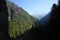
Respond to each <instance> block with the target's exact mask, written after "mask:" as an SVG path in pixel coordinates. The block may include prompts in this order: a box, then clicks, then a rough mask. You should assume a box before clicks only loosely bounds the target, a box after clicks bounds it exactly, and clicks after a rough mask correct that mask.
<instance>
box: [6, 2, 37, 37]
mask: <svg viewBox="0 0 60 40" xmlns="http://www.w3.org/2000/svg"><path fill="white" fill-rule="evenodd" d="M7 6H8V13H9V17H8V19H9V35H10V37H12V38H13V37H14V38H15V37H16V36H18V35H20V34H22V33H24V31H26V30H28V29H30V28H32V25H34V22H35V21H36V18H34V17H33V16H31V15H29V14H28V13H27V12H26V11H25V10H24V9H23V8H21V7H18V6H17V5H16V4H14V3H12V2H9V1H8V2H7Z"/></svg>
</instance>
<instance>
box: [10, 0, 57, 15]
mask: <svg viewBox="0 0 60 40" xmlns="http://www.w3.org/2000/svg"><path fill="white" fill-rule="evenodd" d="M10 1H11V2H14V3H15V4H17V5H18V6H19V7H22V8H23V9H24V10H26V11H27V12H28V13H29V14H31V15H45V14H47V13H48V12H49V11H50V9H51V7H52V4H53V3H57V0H10Z"/></svg>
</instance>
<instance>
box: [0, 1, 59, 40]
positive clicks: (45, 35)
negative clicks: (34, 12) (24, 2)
mask: <svg viewBox="0 0 60 40" xmlns="http://www.w3.org/2000/svg"><path fill="white" fill-rule="evenodd" d="M59 30H60V0H58V4H53V5H52V8H51V11H50V12H49V13H48V14H47V15H46V16H45V17H43V18H42V19H41V20H38V19H36V18H35V17H33V16H31V15H29V14H28V13H27V12H26V11H25V10H24V9H23V8H21V7H18V6H17V5H16V4H14V3H12V2H9V1H5V0H4V1H2V0H1V1H0V40H58V39H59V36H60V35H59V34H60V33H59Z"/></svg>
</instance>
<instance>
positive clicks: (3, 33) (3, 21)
mask: <svg viewBox="0 0 60 40" xmlns="http://www.w3.org/2000/svg"><path fill="white" fill-rule="evenodd" d="M8 37H9V35H8V10H7V4H6V0H0V40H8Z"/></svg>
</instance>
